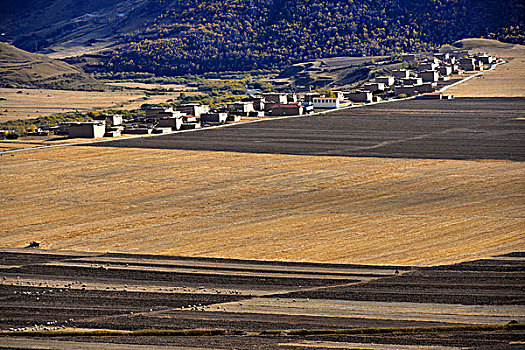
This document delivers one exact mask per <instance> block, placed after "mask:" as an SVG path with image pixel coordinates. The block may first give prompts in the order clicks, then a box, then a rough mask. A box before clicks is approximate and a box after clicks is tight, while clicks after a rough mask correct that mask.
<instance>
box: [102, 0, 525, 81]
mask: <svg viewBox="0 0 525 350" xmlns="http://www.w3.org/2000/svg"><path fill="white" fill-rule="evenodd" d="M151 2H152V7H154V8H155V9H156V11H158V10H159V8H161V9H164V8H165V10H162V11H161V12H162V14H161V15H159V16H158V17H156V19H155V20H153V21H151V22H150V23H148V24H147V25H146V26H145V28H143V29H140V30H137V31H135V32H133V33H129V34H125V35H123V36H121V37H120V38H119V44H120V46H119V48H118V49H116V50H114V51H113V52H111V56H110V59H109V61H107V62H104V63H103V64H102V63H101V64H100V66H99V67H97V68H96V70H97V71H99V72H101V71H106V72H151V73H154V74H156V75H181V74H187V73H194V74H200V73H204V72H221V71H250V70H259V69H279V68H282V67H284V66H286V65H289V64H291V63H295V62H301V61H306V60H310V59H316V58H325V57H336V56H368V55H387V54H394V53H401V52H421V51H429V50H434V49H436V48H438V47H439V46H440V45H443V44H445V43H451V42H454V41H456V40H458V39H463V38H467V37H482V36H484V37H491V38H496V39H501V40H505V41H510V42H514V43H523V38H524V35H523V33H524V28H525V25H524V22H525V21H524V17H525V4H524V2H523V1H522V0H502V1H497V2H495V1H492V0H347V1H340V0H324V1H320V0H259V1H257V0H230V1H222V0H171V1H170V0H151Z"/></svg>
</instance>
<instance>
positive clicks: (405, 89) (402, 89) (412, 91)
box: [394, 85, 417, 96]
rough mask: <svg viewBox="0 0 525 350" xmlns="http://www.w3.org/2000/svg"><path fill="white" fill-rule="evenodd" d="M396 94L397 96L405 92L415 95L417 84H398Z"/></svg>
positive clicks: (395, 89) (395, 88) (408, 94)
mask: <svg viewBox="0 0 525 350" xmlns="http://www.w3.org/2000/svg"><path fill="white" fill-rule="evenodd" d="M394 94H395V95H396V96H399V95H402V94H405V95H407V96H413V95H415V94H417V90H416V86H414V85H396V86H394Z"/></svg>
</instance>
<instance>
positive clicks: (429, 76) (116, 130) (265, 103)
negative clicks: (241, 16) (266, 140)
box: [55, 50, 496, 138]
mask: <svg viewBox="0 0 525 350" xmlns="http://www.w3.org/2000/svg"><path fill="white" fill-rule="evenodd" d="M402 60H403V61H404V62H407V63H409V64H408V65H409V66H410V67H412V69H406V68H400V69H395V70H393V71H391V72H390V74H389V75H384V76H378V77H375V79H374V81H369V82H366V83H364V84H363V85H362V86H361V87H360V88H359V89H356V90H353V91H331V92H330V94H329V95H328V96H327V95H323V94H321V93H315V92H310V93H306V94H305V95H304V96H302V98H301V99H299V98H298V96H297V94H295V93H278V92H271V93H264V94H260V95H248V96H246V97H244V98H243V99H241V100H240V101H234V102H231V103H228V104H226V105H224V106H222V107H220V108H218V109H214V110H212V109H211V108H210V106H208V105H202V104H198V103H190V104H184V105H181V106H177V107H173V108H164V107H151V108H148V109H147V110H146V111H145V116H144V117H142V118H139V119H138V120H135V122H137V123H138V124H137V123H134V124H132V125H126V126H124V125H123V124H122V122H123V121H122V117H120V116H118V115H105V114H101V115H99V116H97V117H95V118H94V120H92V121H89V122H82V123H70V124H69V125H65V126H61V127H60V130H56V131H55V133H62V134H68V135H69V137H83V138H98V137H103V136H106V137H115V136H120V135H121V134H126V133H128V134H150V133H165V132H171V131H175V130H182V129H196V128H200V127H202V126H210V125H217V124H225V123H227V122H235V121H238V120H240V118H260V117H265V116H290V115H303V114H309V113H313V112H314V110H319V109H333V108H341V107H346V106H351V105H352V104H354V103H370V102H373V101H379V100H381V99H385V98H390V97H398V96H403V95H406V96H414V95H420V94H424V96H425V97H426V98H440V99H441V98H443V97H444V96H443V94H440V93H435V92H434V91H435V90H436V88H437V86H438V83H439V82H440V81H443V82H445V81H447V80H449V79H450V76H451V75H453V74H460V73H462V72H464V71H479V70H483V69H484V67H485V66H487V65H491V64H492V63H493V62H494V61H495V60H496V58H495V57H493V56H489V55H487V54H486V53H478V54H474V55H470V54H469V51H468V50H456V51H451V52H438V53H434V54H431V55H416V54H405V55H403V56H402Z"/></svg>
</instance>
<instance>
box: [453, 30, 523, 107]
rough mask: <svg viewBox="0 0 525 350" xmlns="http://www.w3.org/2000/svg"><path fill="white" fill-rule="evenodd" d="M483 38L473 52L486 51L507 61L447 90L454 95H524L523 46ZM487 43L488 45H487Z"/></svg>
mask: <svg viewBox="0 0 525 350" xmlns="http://www.w3.org/2000/svg"><path fill="white" fill-rule="evenodd" d="M484 42H485V41H483V40H481V41H480V42H479V43H478V44H479V45H481V46H480V47H479V48H476V49H474V50H473V51H474V52H488V53H490V54H493V55H497V56H499V57H501V58H503V59H505V60H507V61H508V63H506V64H504V65H502V66H499V67H498V68H496V69H495V70H493V71H490V72H487V73H485V74H483V75H482V76H480V77H477V78H474V79H471V80H469V81H467V82H465V83H463V84H460V85H457V86H455V87H453V88H450V89H449V90H447V93H450V94H453V95H455V96H456V97H525V46H522V45H514V46H512V45H502V46H495V45H494V44H492V45H491V43H490V41H486V43H485V45H484ZM487 45H488V46H487Z"/></svg>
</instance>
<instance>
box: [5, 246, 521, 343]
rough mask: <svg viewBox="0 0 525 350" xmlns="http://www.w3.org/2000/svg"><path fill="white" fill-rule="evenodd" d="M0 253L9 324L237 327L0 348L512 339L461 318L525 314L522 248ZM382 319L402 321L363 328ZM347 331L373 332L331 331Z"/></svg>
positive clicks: (66, 338) (30, 327)
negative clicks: (402, 262)
mask: <svg viewBox="0 0 525 350" xmlns="http://www.w3.org/2000/svg"><path fill="white" fill-rule="evenodd" d="M0 262H1V264H0V276H1V277H0V310H1V311H0V330H2V331H6V330H19V331H20V330H22V331H38V332H43V331H46V330H60V329H66V330H76V331H78V332H83V331H85V330H89V329H109V330H124V331H135V330H143V329H161V330H188V329H224V330H228V331H230V334H237V335H222V336H161V335H150V336H123V335H114V336H110V335H107V336H89V335H80V333H79V335H78V336H77V335H73V334H69V335H60V336H59V335H55V336H49V335H48V336H47V337H46V338H42V337H41V335H42V334H45V333H40V336H35V335H30V334H29V333H28V334H24V333H21V334H19V335H17V336H6V334H5V333H4V334H2V335H3V336H1V335H0V349H96V348H103V349H168V348H170V349H192V348H196V349H201V348H207V349H232V348H237V349H254V348H257V349H304V348H305V347H306V348H308V347H309V348H312V347H314V348H326V349H334V348H352V349H377V348H381V349H400V348H403V349H416V348H418V347H419V346H423V348H425V349H454V348H458V347H461V348H465V349H495V348H498V349H500V348H501V349H505V348H509V349H514V348H518V346H519V345H520V344H522V343H520V342H522V341H523V339H524V336H525V332H524V331H523V330H520V329H521V328H522V327H521V328H519V327H518V328H516V329H493V330H489V329H482V328H480V329H479V330H470V331H468V332H466V331H460V330H459V329H457V328H454V327H463V326H483V325H492V324H499V325H504V324H507V323H508V322H510V321H513V320H514V321H517V322H523V321H525V294H524V292H523V291H524V290H525V282H524V281H525V278H524V277H525V276H524V275H525V264H524V260H523V254H521V253H515V254H509V255H507V256H500V257H494V258H492V259H485V260H478V261H473V262H466V263H461V264H456V265H448V266H437V267H429V268H408V267H402V266H367V265H343V264H316V263H304V264H303V263H284V262H273V261H266V262H257V261H248V260H233V259H205V258H187V257H174V256H156V255H133V254H114V253H101V254H96V253H78V252H74V253H73V252H53V251H41V250H28V249H25V250H24V249H10V250H7V249H4V250H2V251H0ZM396 270H397V272H396ZM441 326H448V327H452V328H448V329H440V328H436V327H441ZM405 327H418V328H415V330H403V329H402V328H405ZM421 327H426V328H421ZM386 328H395V329H398V328H399V330H398V331H396V332H394V333H391V332H389V333H386V334H366V333H370V332H368V331H367V330H372V329H386ZM341 329H346V330H350V329H364V333H365V334H359V335H357V334H354V335H352V334H337V333H336V331H334V330H341ZM417 329H420V331H418V330H417ZM293 330H295V332H299V331H300V332H302V330H308V331H313V330H324V331H325V332H327V334H319V333H317V334H315V333H314V334H310V335H301V334H297V333H294V331H293ZM515 345H516V346H515Z"/></svg>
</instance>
